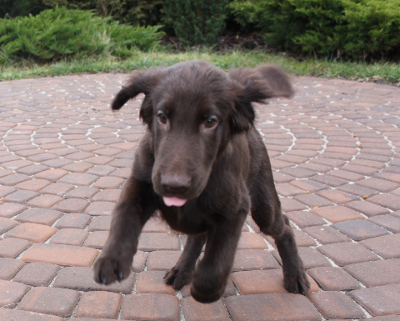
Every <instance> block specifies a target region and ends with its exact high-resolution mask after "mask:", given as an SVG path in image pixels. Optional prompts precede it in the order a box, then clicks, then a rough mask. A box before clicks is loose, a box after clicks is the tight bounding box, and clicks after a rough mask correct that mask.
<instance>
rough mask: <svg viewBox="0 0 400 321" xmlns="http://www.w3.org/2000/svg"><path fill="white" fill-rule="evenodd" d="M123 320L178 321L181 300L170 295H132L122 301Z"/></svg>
mask: <svg viewBox="0 0 400 321" xmlns="http://www.w3.org/2000/svg"><path fill="white" fill-rule="evenodd" d="M121 319H128V320H155V321H178V320H180V316H179V300H178V298H177V297H175V296H172V295H168V294H150V293H141V294H131V295H127V296H126V297H124V298H123V300H122V308H121Z"/></svg>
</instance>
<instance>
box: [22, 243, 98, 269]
mask: <svg viewBox="0 0 400 321" xmlns="http://www.w3.org/2000/svg"><path fill="white" fill-rule="evenodd" d="M98 253H99V252H98V251H97V250H95V249H91V248H87V247H78V246H72V245H64V244H34V245H32V246H31V247H30V248H29V249H28V250H27V251H26V252H24V253H23V254H22V257H21V260H22V261H25V262H45V263H53V264H58V265H65V266H91V265H92V263H93V261H94V259H95V258H96V256H97V255H98Z"/></svg>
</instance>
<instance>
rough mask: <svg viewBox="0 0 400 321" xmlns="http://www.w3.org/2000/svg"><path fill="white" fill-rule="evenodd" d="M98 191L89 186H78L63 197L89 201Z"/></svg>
mask: <svg viewBox="0 0 400 321" xmlns="http://www.w3.org/2000/svg"><path fill="white" fill-rule="evenodd" d="M98 191H99V190H98V189H97V188H94V187H89V186H78V187H75V189H73V190H71V191H69V192H68V193H67V195H65V197H67V198H70V197H72V198H86V199H89V198H91V197H92V196H93V195H95V194H96V193H98Z"/></svg>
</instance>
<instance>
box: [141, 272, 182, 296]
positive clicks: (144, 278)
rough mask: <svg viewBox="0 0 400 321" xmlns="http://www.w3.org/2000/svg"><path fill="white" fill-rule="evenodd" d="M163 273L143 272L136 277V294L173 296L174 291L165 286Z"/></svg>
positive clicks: (170, 287)
mask: <svg viewBox="0 0 400 321" xmlns="http://www.w3.org/2000/svg"><path fill="white" fill-rule="evenodd" d="M164 276H165V271H154V270H153V271H144V272H141V273H138V274H137V276H136V293H164V294H171V295H175V294H176V290H174V288H173V287H172V286H170V285H167V284H165V281H164Z"/></svg>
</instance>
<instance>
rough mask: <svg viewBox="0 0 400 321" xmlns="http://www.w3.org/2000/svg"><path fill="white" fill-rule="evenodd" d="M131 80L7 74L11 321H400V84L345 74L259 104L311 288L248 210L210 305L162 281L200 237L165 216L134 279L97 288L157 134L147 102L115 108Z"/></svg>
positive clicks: (4, 217) (7, 315) (5, 197)
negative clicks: (146, 138)
mask: <svg viewBox="0 0 400 321" xmlns="http://www.w3.org/2000/svg"><path fill="white" fill-rule="evenodd" d="M127 77H128V75H122V74H113V75H111V74H102V75H101V74H98V75H80V76H67V77H52V78H42V79H26V80H17V81H9V82H1V83H0V91H1V92H2V94H3V96H2V97H3V100H2V101H1V102H0V135H1V137H2V140H1V146H0V235H1V238H0V257H1V259H0V260H1V262H0V263H1V267H2V268H1V269H0V277H1V278H2V279H3V280H1V281H0V287H1V291H0V303H1V304H0V319H1V320H5V321H11V320H18V321H24V320H35V321H61V320H63V319H64V318H68V319H71V320H74V319H76V320H80V321H87V320H94V321H98V320H107V321H113V320H117V319H121V320H123V319H124V320H143V319H145V320H151V319H153V320H162V319H166V320H181V319H182V320H183V318H184V319H185V320H188V321H191V320H211V319H214V320H215V319H218V320H230V319H231V320H234V321H239V320H240V321H244V320H269V319H274V320H289V321H290V320H292V321H303V320H314V319H315V320H321V318H324V319H325V320H332V321H333V320H336V321H337V320H338V319H339V318H340V319H347V320H348V319H365V318H367V317H368V316H369V315H368V314H370V315H372V316H376V318H374V317H373V318H368V320H371V321H372V320H374V321H375V320H379V321H383V320H385V321H386V320H388V321H389V320H390V321H392V320H397V319H398V316H399V314H400V311H399V310H398V306H399V302H398V298H399V293H400V292H398V291H399V284H400V280H399V278H398V275H397V274H396V272H397V271H398V270H399V266H398V265H399V263H398V261H399V258H400V252H399V251H400V250H399V249H400V246H399V245H400V243H399V242H400V239H399V235H400V207H399V206H400V205H399V202H398V198H399V196H400V187H399V186H400V162H399V160H398V152H399V147H400V130H399V127H398V125H399V124H400V120H399V119H400V112H399V111H398V103H400V92H399V91H398V89H397V88H396V87H394V86H387V85H379V84H371V83H360V82H352V81H345V80H339V79H322V78H308V77H300V78H299V77H297V78H294V81H295V86H296V96H295V97H294V98H293V99H292V100H274V101H271V102H270V104H269V105H268V108H266V107H265V106H261V105H260V106H258V105H257V106H256V109H257V110H258V113H257V117H258V121H257V123H256V126H257V127H258V128H259V130H260V131H261V132H262V133H263V135H264V139H265V143H266V145H267V147H268V149H269V155H270V158H271V163H272V167H273V175H274V178H275V183H276V186H277V190H278V192H279V194H280V197H281V202H282V209H283V211H284V212H285V213H286V214H287V216H288V218H289V219H290V220H291V225H292V227H293V228H294V233H295V237H296V242H297V244H298V246H299V252H300V255H301V257H302V258H303V260H304V264H305V266H306V268H307V273H308V274H309V275H310V280H311V285H312V287H311V293H310V294H309V296H308V297H303V296H300V295H292V294H288V293H286V291H285V290H284V288H283V286H282V272H281V267H280V262H281V260H280V258H279V255H278V254H277V252H276V250H275V249H274V248H275V244H274V241H273V239H272V238H271V237H265V236H264V235H263V234H261V233H260V231H259V228H258V226H257V225H256V224H255V223H254V221H253V220H252V219H251V218H250V216H249V217H248V218H247V219H246V224H245V226H244V227H243V228H242V238H241V240H240V243H239V247H238V248H239V249H238V251H237V253H236V257H235V261H234V265H233V272H232V274H231V277H230V278H229V280H228V285H227V288H226V291H225V293H224V296H223V297H224V298H225V299H222V300H219V301H217V302H215V303H213V304H211V305H204V304H200V303H198V302H196V301H194V300H193V298H192V297H191V295H190V286H185V287H184V288H183V289H182V290H181V291H180V293H179V294H178V295H177V296H175V291H174V290H172V288H171V287H168V286H166V285H164V284H163V275H164V273H165V272H166V271H167V270H169V269H170V268H171V267H172V266H174V264H175V263H176V261H177V260H178V258H179V256H180V255H181V253H182V247H183V244H184V241H185V240H186V237H184V236H178V235H177V234H175V233H173V232H172V231H171V229H170V228H168V227H167V226H166V224H165V223H164V222H162V221H160V220H150V221H149V222H148V223H147V224H146V226H145V227H144V228H143V234H142V236H141V238H140V243H139V249H140V250H139V251H138V253H137V254H136V256H135V258H134V261H133V264H132V270H133V271H134V273H132V275H131V276H130V277H129V278H128V280H127V281H124V282H125V283H124V282H123V283H121V284H119V283H116V284H113V285H111V286H109V287H106V286H100V285H98V284H96V283H95V282H94V281H93V271H92V268H91V266H92V265H93V262H94V260H95V259H96V257H97V256H98V254H99V252H100V251H101V249H102V247H103V245H104V242H105V240H106V238H107V235H108V230H109V228H110V222H111V215H110V214H111V213H112V210H113V208H114V206H115V203H116V201H117V200H118V198H119V196H120V194H121V188H122V187H121V186H122V184H123V183H124V182H125V179H126V178H127V177H128V176H129V175H130V173H131V171H132V163H133V157H134V149H135V148H136V147H137V144H138V142H139V140H140V138H141V136H142V134H143V132H144V131H145V127H144V126H143V125H142V124H141V122H140V120H139V119H138V108H139V107H140V101H139V99H142V98H141V97H139V99H135V100H132V101H130V102H129V103H128V104H126V106H124V108H122V109H121V110H120V111H119V112H118V113H117V114H115V113H113V112H112V111H111V110H110V109H109V103H110V100H111V97H112V95H113V94H115V93H116V92H117V91H118V89H119V88H120V84H121V83H123V82H124V81H125V80H126V79H127ZM99 88H101V90H99ZM271 116H272V117H271ZM376 119H378V120H379V121H376ZM27 227H31V228H30V229H29V228H27ZM17 237H18V238H17ZM32 242H37V243H32ZM338 266H339V267H338ZM9 280H11V281H9ZM232 280H233V281H235V283H234V282H233V281H232ZM314 280H315V281H314ZM318 285H319V286H318ZM364 286H365V287H366V288H364ZM30 287H32V288H30ZM319 287H320V288H319ZM7 291H8V292H7ZM65 291H67V292H65ZM349 291H350V292H349ZM142 292H145V293H142ZM160 292H161V293H160ZM267 292H269V293H267ZM166 293H169V294H166ZM244 293H249V294H244ZM250 293H256V294H250ZM124 295H125V297H124ZM79 298H80V299H79ZM78 299H79V301H78ZM49 303H50V305H49ZM45 304H46V306H45ZM3 305H5V306H6V307H7V308H5V309H3V308H1V306H3ZM362 308H363V309H365V310H362ZM22 309H26V311H25V310H22ZM360 311H361V312H360ZM365 311H367V312H365Z"/></svg>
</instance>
